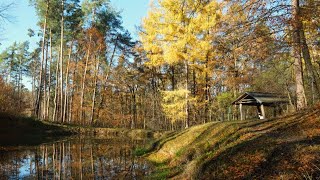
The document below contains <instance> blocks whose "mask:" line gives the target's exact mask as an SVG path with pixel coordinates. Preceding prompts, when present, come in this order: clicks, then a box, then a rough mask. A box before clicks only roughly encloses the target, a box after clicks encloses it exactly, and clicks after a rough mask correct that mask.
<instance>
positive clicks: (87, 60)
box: [80, 35, 92, 124]
mask: <svg viewBox="0 0 320 180" xmlns="http://www.w3.org/2000/svg"><path fill="white" fill-rule="evenodd" d="M91 39H92V37H91V35H90V37H89V47H88V50H87V57H86V62H85V67H84V71H83V78H82V88H81V99H80V123H81V124H83V103H84V88H85V83H86V77H87V69H88V62H89V57H90V49H91Z"/></svg>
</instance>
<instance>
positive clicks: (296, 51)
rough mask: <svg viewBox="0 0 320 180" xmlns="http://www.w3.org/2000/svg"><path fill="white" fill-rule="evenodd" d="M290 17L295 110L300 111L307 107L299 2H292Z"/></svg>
mask: <svg viewBox="0 0 320 180" xmlns="http://www.w3.org/2000/svg"><path fill="white" fill-rule="evenodd" d="M292 6H293V8H292V15H293V57H294V72H295V81H296V96H297V110H301V109H303V108H305V107H306V106H307V103H306V98H305V91H304V84H303V70H302V58H301V48H300V45H301V43H300V33H299V32H300V31H301V26H299V24H300V23H299V22H300V10H299V0H292Z"/></svg>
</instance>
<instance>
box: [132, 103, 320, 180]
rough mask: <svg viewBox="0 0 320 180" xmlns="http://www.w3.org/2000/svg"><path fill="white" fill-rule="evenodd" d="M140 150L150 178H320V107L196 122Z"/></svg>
mask: <svg viewBox="0 0 320 180" xmlns="http://www.w3.org/2000/svg"><path fill="white" fill-rule="evenodd" d="M139 151H140V154H144V156H145V157H146V158H147V159H149V160H150V161H152V162H154V164H155V166H156V168H155V172H154V173H153V174H152V175H151V176H150V177H149V178H150V179H168V178H171V179H319V178H320V106H318V107H316V108H313V109H308V110H305V111H301V112H298V113H295V114H291V115H287V116H283V117H279V118H274V119H269V120H263V121H261V120H255V121H234V122H211V123H207V124H204V125H199V126H194V127H191V128H189V129H187V130H185V131H182V132H177V133H171V134H168V135H167V136H165V137H163V138H161V139H159V140H157V141H156V142H155V143H153V145H152V146H150V147H149V149H144V150H142V149H140V150H139ZM139 151H138V152H139ZM147 152H149V153H147ZM138 154H139V153H138Z"/></svg>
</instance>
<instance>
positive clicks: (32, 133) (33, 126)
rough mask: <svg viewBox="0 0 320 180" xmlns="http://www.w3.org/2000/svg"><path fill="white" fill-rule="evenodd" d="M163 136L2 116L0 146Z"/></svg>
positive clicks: (0, 116) (155, 133) (137, 130)
mask: <svg viewBox="0 0 320 180" xmlns="http://www.w3.org/2000/svg"><path fill="white" fill-rule="evenodd" d="M162 134H163V132H160V131H152V130H144V129H125V128H101V127H79V126H73V125H67V124H57V123H52V122H47V121H38V120H36V119H34V118H31V117H19V116H13V115H8V114H3V113H2V114H0V146H20V145H38V144H42V143H46V142H51V141H55V140H59V139H63V138H64V137H68V136H73V135H83V136H93V137H99V138H108V137H118V136H121V137H128V138H132V139H145V138H158V137H160V136H161V135H162Z"/></svg>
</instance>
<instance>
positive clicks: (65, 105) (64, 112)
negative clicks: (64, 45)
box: [62, 40, 73, 122]
mask: <svg viewBox="0 0 320 180" xmlns="http://www.w3.org/2000/svg"><path fill="white" fill-rule="evenodd" d="M72 46H73V40H72V41H71V44H70V48H69V58H68V62H67V69H66V80H65V83H66V89H65V91H64V92H65V93H64V103H63V104H64V106H63V117H62V121H63V122H65V120H66V116H67V107H68V106H67V104H68V102H67V100H68V91H69V89H68V88H69V86H68V85H69V66H70V61H71V54H72Z"/></svg>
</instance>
